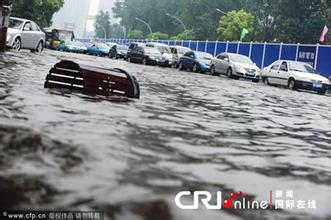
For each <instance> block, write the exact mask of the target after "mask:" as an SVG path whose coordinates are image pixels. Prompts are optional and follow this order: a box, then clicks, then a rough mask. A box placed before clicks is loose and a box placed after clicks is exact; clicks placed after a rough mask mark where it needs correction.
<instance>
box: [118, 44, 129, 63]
mask: <svg viewBox="0 0 331 220" xmlns="http://www.w3.org/2000/svg"><path fill="white" fill-rule="evenodd" d="M116 50H117V51H116V58H117V59H124V60H126V58H127V55H128V50H129V47H128V46H126V45H118V46H117V48H116Z"/></svg>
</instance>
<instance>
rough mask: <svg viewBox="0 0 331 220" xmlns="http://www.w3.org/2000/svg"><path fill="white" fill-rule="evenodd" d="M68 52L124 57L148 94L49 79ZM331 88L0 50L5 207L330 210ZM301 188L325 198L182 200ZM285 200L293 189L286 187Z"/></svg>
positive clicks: (265, 215) (248, 214)
mask: <svg viewBox="0 0 331 220" xmlns="http://www.w3.org/2000/svg"><path fill="white" fill-rule="evenodd" d="M61 59H70V60H73V61H76V62H80V63H83V64H91V65H94V66H104V67H108V68H112V67H116V68H117V67H119V68H123V69H125V70H127V71H128V72H130V73H132V74H133V75H135V76H136V77H137V79H138V81H139V83H140V87H141V98H140V100H134V101H130V102H111V101H109V100H106V99H102V98H95V97H88V96H85V95H81V94H67V93H64V92H63V93H61V92H59V91H52V90H48V89H44V88H43V87H44V81H45V77H46V74H47V73H48V71H49V69H50V68H51V67H52V66H53V65H54V64H55V63H57V62H59V61H60V60H61ZM330 101H331V97H330V95H327V96H322V95H317V94H315V93H309V92H293V91H290V90H288V89H284V88H278V87H270V86H265V85H263V84H262V83H260V84H255V83H251V82H246V81H235V80H229V79H227V78H226V77H223V76H221V77H213V76H209V75H202V74H196V73H190V72H181V71H178V70H173V69H170V68H159V67H153V66H143V65H137V64H131V63H127V62H125V61H116V60H110V59H107V58H102V57H93V56H86V55H78V54H69V53H60V52H56V51H49V50H46V51H45V52H44V53H43V54H42V55H41V56H40V55H37V54H32V53H30V52H28V51H21V52H19V53H15V52H6V53H5V54H0V197H1V200H0V207H1V208H2V209H8V210H10V209H15V210H26V209H27V210H100V211H104V212H105V215H106V217H107V219H116V220H117V219H120V220H126V219H127V220H130V219H144V220H186V219H189V220H202V219H206V220H207V219H218V220H219V219H289V218H291V219H331V210H330V206H331V205H330V204H331V196H330V195H331V104H330ZM186 190H190V191H210V192H216V191H222V192H223V194H224V196H226V195H227V193H231V192H237V191H243V192H245V193H248V195H249V196H251V197H252V198H254V199H255V200H267V201H268V200H269V191H270V190H273V191H275V190H284V191H285V190H293V192H294V198H295V200H305V201H308V200H316V202H317V209H316V210H314V209H302V210H298V209H294V210H292V211H288V210H286V211H281V210H259V211H254V210H230V211H229V210H224V209H223V210H219V211H213V210H206V209H204V208H202V206H201V208H200V209H199V210H194V211H193V210H190V211H188V210H186V211H184V210H180V209H179V208H177V207H176V205H175V202H174V198H175V196H176V194H177V193H178V192H179V191H186ZM284 199H285V196H284Z"/></svg>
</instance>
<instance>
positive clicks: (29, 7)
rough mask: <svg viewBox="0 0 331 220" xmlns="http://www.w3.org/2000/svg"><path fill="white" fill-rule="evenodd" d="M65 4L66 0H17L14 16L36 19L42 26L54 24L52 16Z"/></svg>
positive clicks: (14, 6) (14, 2)
mask: <svg viewBox="0 0 331 220" xmlns="http://www.w3.org/2000/svg"><path fill="white" fill-rule="evenodd" d="M63 4H64V0H28V1H27V0H15V1H13V10H12V14H11V15H12V16H15V17H20V18H25V19H30V20H33V21H35V22H36V23H37V24H38V25H39V26H40V27H41V28H45V27H49V26H51V24H52V17H53V14H54V13H55V12H57V11H58V10H59V9H60V8H61V7H62V6H63Z"/></svg>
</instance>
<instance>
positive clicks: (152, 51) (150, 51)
mask: <svg viewBox="0 0 331 220" xmlns="http://www.w3.org/2000/svg"><path fill="white" fill-rule="evenodd" d="M145 53H146V54H149V55H161V53H160V51H158V50H157V49H155V48H153V47H145Z"/></svg>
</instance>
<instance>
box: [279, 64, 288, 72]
mask: <svg viewBox="0 0 331 220" xmlns="http://www.w3.org/2000/svg"><path fill="white" fill-rule="evenodd" d="M280 70H281V71H286V72H287V71H288V67H287V62H283V63H282V65H281V66H280Z"/></svg>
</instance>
